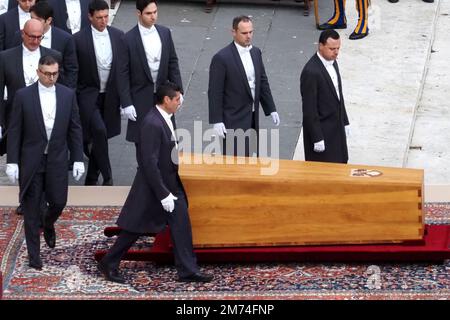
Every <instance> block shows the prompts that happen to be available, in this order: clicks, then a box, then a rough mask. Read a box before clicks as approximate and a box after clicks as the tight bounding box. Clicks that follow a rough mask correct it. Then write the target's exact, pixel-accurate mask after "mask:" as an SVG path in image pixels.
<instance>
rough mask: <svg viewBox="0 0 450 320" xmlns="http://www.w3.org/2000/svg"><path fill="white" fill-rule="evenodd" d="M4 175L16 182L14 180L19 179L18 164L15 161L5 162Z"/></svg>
mask: <svg viewBox="0 0 450 320" xmlns="http://www.w3.org/2000/svg"><path fill="white" fill-rule="evenodd" d="M6 175H7V176H8V178H9V181H11V183H16V180H19V166H18V165H17V163H7V164H6Z"/></svg>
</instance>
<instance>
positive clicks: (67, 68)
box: [14, 1, 78, 88]
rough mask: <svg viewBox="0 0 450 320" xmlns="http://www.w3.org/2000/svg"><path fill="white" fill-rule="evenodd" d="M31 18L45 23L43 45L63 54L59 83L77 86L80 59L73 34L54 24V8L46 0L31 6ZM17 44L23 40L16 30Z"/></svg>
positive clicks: (72, 86)
mask: <svg viewBox="0 0 450 320" xmlns="http://www.w3.org/2000/svg"><path fill="white" fill-rule="evenodd" d="M30 14H31V18H33V19H37V20H39V21H41V22H42V23H43V24H44V37H43V38H42V40H41V46H44V47H46V48H51V49H53V50H56V51H58V52H59V53H61V55H62V65H61V70H60V72H61V73H60V75H59V83H61V84H63V85H65V86H67V87H69V88H76V86H77V76H78V61H77V56H76V53H75V42H74V41H73V38H72V35H71V34H69V33H67V32H65V31H63V30H61V29H59V28H56V27H53V26H52V22H53V9H52V7H51V6H50V5H49V4H48V3H47V2H46V1H40V2H37V3H36V4H35V5H34V6H32V7H31V8H30ZM14 42H15V43H16V45H19V44H20V43H21V42H22V38H21V37H20V32H16V39H15V41H14Z"/></svg>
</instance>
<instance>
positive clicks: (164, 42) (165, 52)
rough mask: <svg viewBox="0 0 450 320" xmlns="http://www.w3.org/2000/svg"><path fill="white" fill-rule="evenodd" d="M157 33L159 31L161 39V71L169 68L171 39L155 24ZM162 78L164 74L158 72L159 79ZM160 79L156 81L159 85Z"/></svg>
mask: <svg viewBox="0 0 450 320" xmlns="http://www.w3.org/2000/svg"><path fill="white" fill-rule="evenodd" d="M155 28H156V31H158V35H159V39H160V40H161V61H160V65H159V70H162V69H163V66H164V67H165V66H167V64H168V60H169V48H168V47H167V46H168V45H169V39H168V38H167V34H166V33H165V32H162V31H161V29H160V28H159V26H157V25H156V24H155ZM161 77H162V72H158V78H161ZM158 80H159V79H157V80H156V82H157V83H160V82H161V81H159V82H158Z"/></svg>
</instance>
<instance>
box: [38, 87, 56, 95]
mask: <svg viewBox="0 0 450 320" xmlns="http://www.w3.org/2000/svg"><path fill="white" fill-rule="evenodd" d="M40 89H41V90H42V91H43V92H49V93H54V92H55V91H56V90H55V86H51V87H50V88H47V87H45V86H41V87H40Z"/></svg>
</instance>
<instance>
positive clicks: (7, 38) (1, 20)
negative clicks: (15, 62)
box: [0, 6, 20, 51]
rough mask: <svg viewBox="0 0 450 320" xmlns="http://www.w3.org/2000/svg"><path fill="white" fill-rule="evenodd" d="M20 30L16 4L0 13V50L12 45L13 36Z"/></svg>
mask: <svg viewBox="0 0 450 320" xmlns="http://www.w3.org/2000/svg"><path fill="white" fill-rule="evenodd" d="M18 30H20V22H19V9H18V8H17V6H16V7H15V8H13V9H11V10H9V11H8V12H5V13H4V14H2V15H0V51H1V50H6V49H9V48H12V47H14V37H15V35H16V32H17V31H18Z"/></svg>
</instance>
